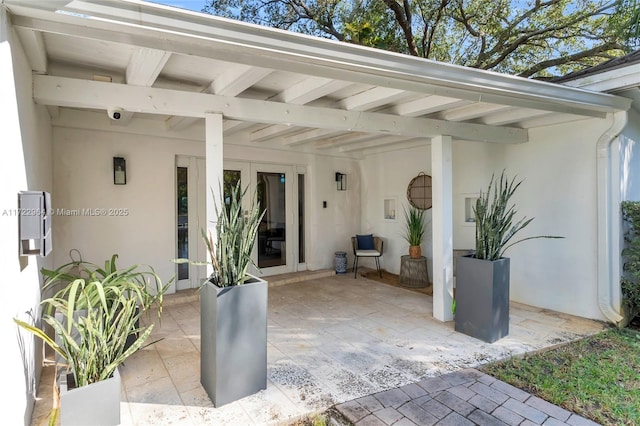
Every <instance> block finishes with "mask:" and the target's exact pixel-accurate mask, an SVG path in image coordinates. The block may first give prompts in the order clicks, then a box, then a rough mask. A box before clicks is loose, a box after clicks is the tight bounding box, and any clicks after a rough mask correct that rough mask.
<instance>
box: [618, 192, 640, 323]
mask: <svg viewBox="0 0 640 426" xmlns="http://www.w3.org/2000/svg"><path fill="white" fill-rule="evenodd" d="M622 219H623V226H624V230H625V231H624V249H623V250H622V271H623V272H622V280H621V283H622V299H623V303H625V304H626V305H627V307H628V308H629V312H630V313H631V314H632V315H633V316H635V315H637V314H638V312H640V202H638V201H623V202H622Z"/></svg>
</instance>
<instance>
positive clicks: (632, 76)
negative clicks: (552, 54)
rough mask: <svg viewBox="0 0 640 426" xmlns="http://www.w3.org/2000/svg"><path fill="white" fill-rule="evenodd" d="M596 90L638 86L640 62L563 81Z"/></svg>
mask: <svg viewBox="0 0 640 426" xmlns="http://www.w3.org/2000/svg"><path fill="white" fill-rule="evenodd" d="M563 84H565V85H567V86H571V87H579V88H583V89H588V90H593V91H596V92H612V91H615V92H618V91H621V90H626V89H630V88H633V87H639V86H640V63H638V64H632V65H627V66H622V67H620V68H615V69H612V70H609V71H603V72H600V73H597V74H592V75H588V76H585V77H582V78H577V79H575V80H570V81H567V82H566V83H563Z"/></svg>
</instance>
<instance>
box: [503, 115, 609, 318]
mask: <svg viewBox="0 0 640 426" xmlns="http://www.w3.org/2000/svg"><path fill="white" fill-rule="evenodd" d="M610 125H611V123H610V122H609V121H608V120H596V119H593V120H582V121H579V122H575V123H568V124H563V125H556V126H548V127H544V128H539V129H536V130H531V131H530V138H531V141H532V142H531V143H526V144H522V145H513V146H509V147H507V148H506V151H505V154H506V157H505V163H506V164H507V165H508V170H509V171H510V173H511V175H513V174H517V175H518V176H520V177H521V178H524V183H523V184H522V185H521V187H520V188H519V189H518V192H517V193H516V196H515V197H514V201H515V203H516V205H517V208H518V212H519V214H520V215H525V216H527V217H534V218H535V219H534V220H533V222H532V223H531V224H530V225H529V226H528V227H527V228H526V229H525V230H524V231H523V232H522V235H521V237H527V236H536V235H558V236H562V237H564V238H563V239H553V240H551V239H538V240H532V241H526V242H523V243H522V244H518V245H516V246H514V247H513V248H511V249H509V250H508V251H507V253H506V254H507V255H508V256H509V257H510V258H511V298H512V300H514V301H520V302H523V303H527V304H530V305H534V306H540V307H545V308H548V309H553V310H558V311H561V312H566V313H570V314H574V315H579V316H583V317H587V318H594V319H604V317H603V316H602V313H601V312H600V309H599V307H598V294H597V257H596V256H597V193H596V183H597V176H596V144H597V142H598V139H599V137H600V135H602V134H603V133H604V132H605V131H606V130H607V129H608V127H609V126H610Z"/></svg>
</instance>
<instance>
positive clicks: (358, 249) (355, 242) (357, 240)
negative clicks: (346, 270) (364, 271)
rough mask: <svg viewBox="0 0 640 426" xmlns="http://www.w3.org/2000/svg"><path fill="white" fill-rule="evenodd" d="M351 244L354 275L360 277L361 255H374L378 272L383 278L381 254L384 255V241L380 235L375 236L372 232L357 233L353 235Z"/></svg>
mask: <svg viewBox="0 0 640 426" xmlns="http://www.w3.org/2000/svg"><path fill="white" fill-rule="evenodd" d="M351 245H352V246H353V255H354V256H355V260H354V261H353V277H354V278H358V259H359V258H361V257H373V258H374V259H375V261H376V268H377V269H378V274H379V275H380V278H382V270H381V269H380V256H382V246H383V241H382V238H380V237H374V236H373V235H372V234H368V235H356V236H355V237H351Z"/></svg>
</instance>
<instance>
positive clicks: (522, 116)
mask: <svg viewBox="0 0 640 426" xmlns="http://www.w3.org/2000/svg"><path fill="white" fill-rule="evenodd" d="M547 114H549V112H548V111H540V110H538V109H522V108H510V109H508V110H506V111H499V112H496V113H493V114H489V115H487V116H484V117H482V118H480V119H479V120H478V122H480V123H482V124H488V125H491V126H504V125H507V124H512V123H518V122H520V121H522V120H528V119H531V118H535V117H539V116H542V115H547Z"/></svg>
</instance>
